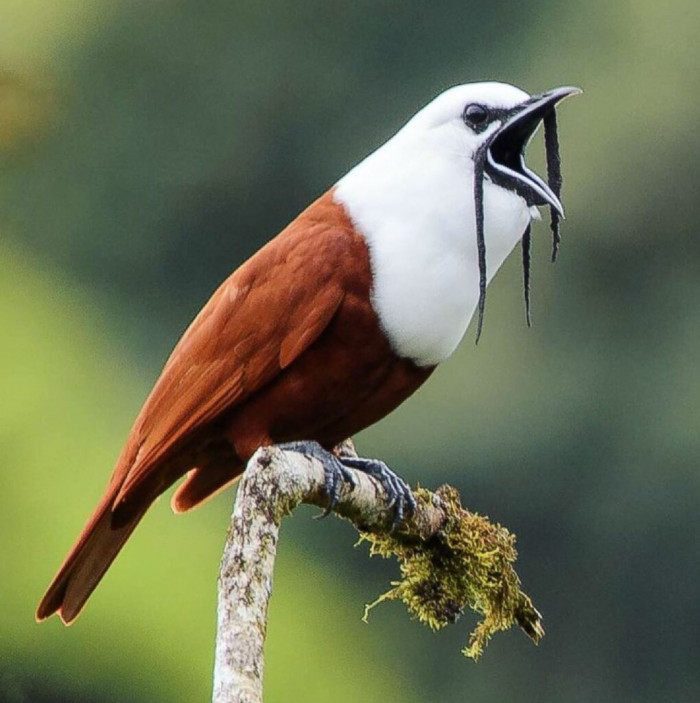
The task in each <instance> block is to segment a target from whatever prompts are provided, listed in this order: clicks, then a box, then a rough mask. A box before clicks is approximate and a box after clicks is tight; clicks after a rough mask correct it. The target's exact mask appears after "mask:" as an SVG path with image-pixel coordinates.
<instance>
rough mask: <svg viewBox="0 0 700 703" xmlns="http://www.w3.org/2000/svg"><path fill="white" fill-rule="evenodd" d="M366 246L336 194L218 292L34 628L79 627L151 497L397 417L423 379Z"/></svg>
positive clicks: (180, 499) (146, 411) (186, 500)
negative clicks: (391, 338)
mask: <svg viewBox="0 0 700 703" xmlns="http://www.w3.org/2000/svg"><path fill="white" fill-rule="evenodd" d="M371 292H372V273H371V267H370V261H369V254H368V251H367V247H366V244H365V241H364V238H363V237H361V236H360V235H359V234H358V233H357V232H356V231H355V230H354V227H353V225H352V222H351V221H350V219H349V218H348V217H347V214H346V213H345V211H344V209H343V207H342V206H341V205H339V204H337V203H335V202H334V201H333V197H332V191H329V192H328V193H326V194H325V195H324V196H323V197H321V198H320V199H319V200H317V201H316V202H315V203H313V204H312V205H311V206H310V207H309V208H307V209H306V210H305V211H304V212H303V213H302V214H301V215H299V217H298V218H297V219H296V220H295V221H294V222H292V223H291V224H290V225H289V226H288V227H287V228H286V229H285V230H284V231H283V232H282V233H280V234H279V235H278V236H277V237H276V238H275V239H273V240H272V241H271V242H270V243H269V244H267V245H266V246H265V247H263V248H262V249H261V250H260V251H259V252H258V253H257V254H255V255H254V256H253V257H252V258H251V259H249V260H248V261H247V262H246V263H244V264H243V265H242V266H241V267H240V268H239V269H238V270H237V271H235V272H234V273H233V274H232V275H231V276H230V277H229V278H228V279H227V280H226V281H225V282H224V283H223V284H222V285H221V287H220V288H219V289H218V290H217V291H216V292H215V293H214V295H213V296H212V298H211V299H210V300H209V302H208V303H207V304H206V305H205V306H204V308H203V309H202V311H201V312H200V313H199V315H198V316H197V317H196V319H195V320H194V321H193V323H192V324H191V325H190V327H189V328H188V330H187V331H186V332H185V334H184V335H183V337H182V339H181V340H180V342H179V343H178V344H177V346H176V347H175V349H174V350H173V353H172V354H171V356H170V358H169V359H168V361H167V363H166V365H165V367H164V369H163V371H162V373H161V376H160V378H159V379H158V381H157V382H156V384H155V386H154V388H153V391H152V392H151V394H150V395H149V397H148V399H147V400H146V402H145V404H144V406H143V408H142V410H141V412H140V413H139V415H138V417H137V419H136V421H135V423H134V426H133V428H132V430H131V433H130V435H129V437H128V439H127V442H126V445H125V447H124V450H123V452H122V455H121V456H120V458H119V460H118V462H117V465H116V467H115V469H114V472H113V474H112V477H111V479H110V483H109V485H108V488H107V492H106V494H105V496H104V498H103V499H102V501H101V503H100V505H99V506H98V508H97V510H96V511H95V513H94V515H93V517H92V518H91V519H90V521H89V522H88V524H87V525H86V527H85V529H84V530H83V532H82V534H81V535H80V537H79V538H78V541H77V542H76V544H75V546H74V547H73V549H72V550H71V552H70V554H69V556H68V558H67V559H66V561H65V562H64V564H63V566H62V567H61V569H60V570H59V573H58V574H57V576H56V578H55V579H54V581H53V583H52V584H51V586H50V587H49V590H48V591H47V593H46V595H45V596H44V598H43V600H42V601H41V604H40V605H39V609H38V611H37V617H38V618H39V619H43V618H45V617H48V616H49V615H51V614H52V613H53V612H56V611H58V612H59V614H60V615H61V617H62V618H63V619H64V621H66V622H69V621H70V620H72V619H73V618H75V617H76V616H77V614H78V613H79V612H80V610H81V608H82V607H83V605H84V603H85V601H86V600H87V598H88V597H89V595H90V593H91V592H92V591H93V589H94V588H95V587H96V586H97V584H98V582H99V580H100V579H101V577H102V575H103V574H104V572H105V571H106V570H107V568H108V567H109V565H110V564H111V562H112V560H113V559H114V558H115V556H116V554H117V553H118V551H119V550H120V548H121V547H122V545H123V544H124V542H125V541H126V539H127V537H128V536H129V535H130V534H131V532H132V531H133V529H134V527H135V526H136V524H137V523H138V521H139V520H140V519H141V517H142V516H143V514H144V513H145V512H146V510H147V509H148V507H149V506H150V505H151V503H152V502H153V500H154V499H155V498H156V497H157V496H158V495H159V494H160V493H162V492H163V491H164V490H166V489H167V488H168V487H169V486H170V485H172V483H173V482H174V481H176V480H177V479H178V478H180V477H181V476H183V475H184V474H185V473H187V474H188V476H187V480H186V481H185V482H184V483H183V484H182V486H181V487H180V488H179V489H178V490H177V492H176V493H175V496H174V497H173V501H172V505H173V508H174V510H176V511H177V512H183V511H186V510H189V509H191V508H192V507H195V506H196V505H197V504H199V503H201V502H202V501H204V500H206V499H207V498H208V497H210V496H211V495H212V494H213V493H215V492H217V491H219V490H221V489H222V488H223V487H225V486H226V485H228V484H229V483H230V482H231V481H233V480H234V479H235V478H236V477H237V476H238V475H239V474H240V472H241V471H242V469H243V467H244V465H245V461H246V460H247V459H248V458H249V457H250V456H251V454H252V453H253V452H254V451H255V450H256V449H257V448H258V447H259V446H261V445H265V444H270V443H273V442H281V441H288V440H294V439H315V440H317V441H319V442H321V443H322V444H323V445H324V446H326V447H328V448H330V447H332V446H334V445H335V444H336V443H338V442H340V441H341V440H343V439H345V438H346V437H348V436H350V435H352V434H354V433H355V432H357V431H359V430H361V429H363V428H364V427H366V426H367V425H369V424H371V423H373V422H375V421H376V420H378V419H380V418H381V417H383V416H384V415H385V414H387V413H388V412H390V411H391V410H393V409H394V408H395V407H396V406H397V405H398V404H399V403H400V402H401V401H403V400H404V399H405V398H406V397H407V396H408V395H410V394H411V393H412V392H413V391H414V390H415V389H416V388H417V387H418V386H419V385H420V384H421V383H422V382H423V381H424V380H425V379H426V378H427V376H428V375H429V374H430V372H431V371H432V368H418V367H416V366H415V365H414V364H413V363H412V362H410V361H408V360H405V359H399V358H398V357H397V356H396V355H395V354H394V352H393V351H392V349H391V347H390V345H389V342H388V340H387V338H386V336H385V335H384V333H383V332H382V330H381V328H380V326H379V321H378V318H377V315H376V313H375V311H374V309H373V308H372V305H371Z"/></svg>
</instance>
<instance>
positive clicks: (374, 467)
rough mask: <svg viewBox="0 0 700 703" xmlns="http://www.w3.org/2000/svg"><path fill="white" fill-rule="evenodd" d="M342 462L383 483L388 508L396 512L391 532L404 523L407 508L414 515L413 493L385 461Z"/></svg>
mask: <svg viewBox="0 0 700 703" xmlns="http://www.w3.org/2000/svg"><path fill="white" fill-rule="evenodd" d="M340 461H341V462H342V463H343V464H345V466H349V467H352V468H354V469H357V470H359V471H362V472H364V473H366V474H367V475H368V476H374V478H376V479H377V480H378V481H379V483H381V485H382V487H383V488H384V491H385V492H386V497H387V508H389V509H392V508H393V511H394V517H393V520H392V523H391V532H393V531H394V530H395V529H396V528H397V527H398V526H399V525H400V524H401V522H402V521H403V519H404V517H405V516H406V506H408V512H409V513H413V511H414V510H415V508H416V501H415V499H414V497H413V493H411V489H410V488H409V486H408V484H407V483H406V482H405V481H404V480H403V479H402V478H401V477H400V476H398V475H397V474H395V473H394V472H393V471H392V470H391V469H390V468H389V467H388V466H387V465H386V464H385V463H384V462H383V461H378V460H376V459H364V458H361V457H343V458H341V459H340Z"/></svg>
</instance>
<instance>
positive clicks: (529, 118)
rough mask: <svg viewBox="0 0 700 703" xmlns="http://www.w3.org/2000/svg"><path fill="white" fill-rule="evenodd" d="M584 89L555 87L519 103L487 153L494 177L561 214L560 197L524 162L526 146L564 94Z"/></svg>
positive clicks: (489, 172) (531, 203)
mask: <svg viewBox="0 0 700 703" xmlns="http://www.w3.org/2000/svg"><path fill="white" fill-rule="evenodd" d="M581 92H583V91H582V90H581V89H580V88H574V87H566V88H555V89H554V90H549V91H547V92H546V93H542V95H535V96H533V97H531V98H529V99H528V100H526V101H525V102H523V103H521V104H520V105H518V106H516V107H515V108H513V110H512V111H511V112H510V114H508V116H507V117H506V120H505V121H504V123H503V125H502V126H501V127H500V128H499V129H498V131H497V132H496V133H495V134H494V135H493V137H492V139H491V142H490V144H489V147H488V149H487V153H486V170H487V173H488V174H489V176H490V177H491V178H492V180H494V181H495V182H497V183H501V184H503V185H504V186H506V187H509V188H511V189H513V190H515V191H516V192H517V193H519V194H520V195H522V197H524V198H525V200H526V202H527V203H528V204H529V205H551V206H552V207H553V208H554V209H555V210H556V211H557V212H558V213H559V214H560V215H561V216H562V217H563V216H564V208H563V207H562V204H561V201H560V200H559V198H558V197H557V196H556V194H555V193H554V192H553V191H552V189H551V188H550V187H549V185H547V183H545V182H544V181H543V180H542V179H541V178H540V177H539V176H538V175H537V174H536V173H533V172H532V171H531V170H530V169H529V168H528V167H527V166H526V165H525V149H526V148H527V145H528V144H529V143H530V139H532V136H533V135H534V134H535V132H536V131H537V129H538V128H539V126H540V124H541V123H542V120H543V119H544V117H545V116H546V115H547V114H548V113H549V112H550V111H552V110H554V108H555V106H556V105H557V104H558V103H559V102H560V101H562V100H563V99H564V98H567V97H569V96H570V95H576V94H578V93H581Z"/></svg>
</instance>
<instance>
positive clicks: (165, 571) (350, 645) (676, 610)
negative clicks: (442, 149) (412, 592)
mask: <svg viewBox="0 0 700 703" xmlns="http://www.w3.org/2000/svg"><path fill="white" fill-rule="evenodd" d="M699 30H700V9H699V8H698V6H697V4H696V3H694V2H692V1H691V0H673V1H672V2H669V3H656V2H652V1H651V0H640V1H637V2H632V1H631V0H622V1H621V2H615V3H607V2H603V1H602V0H592V1H591V0H589V1H587V2H583V1H582V0H576V1H575V2H564V1H563V0H560V1H556V0H555V1H553V2H547V3H534V2H533V3H529V2H516V1H515V0H496V1H495V2H494V1H493V0H492V1H490V2H487V1H486V0H475V1H474V2H457V1H456V0H447V1H446V2H442V3H427V2H415V1H414V2H402V3H399V2H390V1H389V0H383V1H379V2H377V1H374V2H369V0H358V1H356V2H353V3H346V2H339V3H328V2H321V1H320V0H317V1H311V0H307V1H305V2H300V3H290V2H285V1H284V0H272V1H271V2H268V3H256V2H243V1H237V0H209V2H207V3H202V2H195V1H194V0H161V2H157V3H156V2H142V3H139V2H131V1H129V0H120V1H118V2H111V3H108V2H106V0H70V1H68V2H62V3H54V2H48V0H21V1H20V0H0V159H1V161H0V208H1V209H0V212H1V213H2V215H1V217H0V293H1V295H0V325H1V326H0V329H2V332H3V344H2V345H0V360H2V369H3V371H2V373H1V375H0V378H1V383H0V461H1V462H2V469H1V473H0V488H1V489H2V490H1V491H0V507H1V508H2V510H0V550H1V552H0V555H1V556H2V563H3V567H4V569H3V571H4V573H3V590H2V594H3V596H4V598H3V606H4V607H3V615H2V616H0V699H1V700H8V701H25V700H27V701H30V700H31V701H44V700H45V701H59V700H66V701H67V700H70V701H77V700H100V701H109V700H134V701H135V700H143V701H154V700H168V701H176V700H183V701H184V700H188V701H189V700H202V699H205V698H206V697H207V696H208V687H209V676H210V669H211V661H212V657H213V646H212V638H213V626H214V598H215V593H214V591H215V578H216V569H217V564H218V558H219V552H220V548H221V543H222V540H223V536H224V532H225V525H226V522H227V512H228V508H229V506H230V495H226V496H223V497H221V498H220V499H217V501H215V502H214V503H212V504H211V505H210V506H208V507H207V508H206V509H203V510H202V511H198V512H196V513H194V514H192V515H190V516H186V517H182V518H177V519H176V518H175V517H173V516H172V515H170V514H169V511H168V509H167V505H166V504H165V502H163V503H161V504H159V505H158V506H156V508H155V509H154V510H153V511H152V515H150V516H149V518H147V519H146V520H145V521H144V524H143V526H142V527H140V528H139V530H138V532H137V533H136V535H135V536H134V539H133V543H132V544H131V545H130V546H129V547H128V548H127V550H126V551H125V553H124V555H123V556H122V557H120V559H119V561H118V562H117V564H116V565H115V567H114V569H113V570H112V571H111V572H110V574H109V576H108V578H107V579H106V580H105V582H104V583H103V584H102V585H101V587H100V589H99V590H98V592H97V593H96V595H95V598H94V600H93V601H91V603H90V606H89V608H88V610H87V612H86V614H85V615H84V616H83V617H82V618H81V619H80V621H79V622H78V623H77V624H76V625H75V626H74V627H73V628H71V629H70V630H68V631H64V630H63V629H62V628H61V627H60V626H59V625H58V623H50V624H47V625H44V626H42V627H37V626H35V625H34V624H33V622H32V612H33V607H34V605H35V602H36V600H37V598H38V597H39V595H40V594H41V591H42V589H43V588H44V586H45V585H46V583H47V582H48V579H49V578H50V576H51V574H52V573H53V570H54V568H55V567H56V566H57V565H58V562H59V561H60V559H61V558H62V556H63V554H64V552H65V550H66V549H67V548H68V546H69V545H70V542H71V541H72V539H73V538H74V536H75V535H76V533H77V531H78V530H79V529H80V527H81V525H82V523H83V521H84V519H85V518H86V517H87V514H88V512H89V510H90V509H91V508H92V506H93V504H94V503H95V502H96V500H97V498H98V496H99V494H100V491H101V489H102V487H103V485H104V483H105V481H106V479H107V476H108V474H109V471H110V469H111V465H112V461H113V460H114V458H115V456H116V455H117V453H118V451H119V448H120V444H121V442H122V441H123V438H124V436H125V434H126V432H127V431H128V428H129V425H130V422H131V420H132V418H133V416H134V415H135V413H136V411H137V410H138V407H139V404H140V402H141V401H142V399H143V397H144V396H145V394H146V392H147V391H148V388H149V386H150V383H151V382H152V380H153V379H154V377H155V374H156V373H157V371H158V368H159V365H160V364H161V363H162V361H163V360H164V358H165V356H166V355H167V353H168V351H169V349H170V348H171V347H172V345H173V343H174V342H175V340H176V339H177V336H178V335H179V333H180V332H181V330H182V329H184V327H185V326H186V324H187V323H188V321H189V319H191V317H192V316H193V315H194V313H195V312H196V311H197V309H198V308H199V307H200V305H201V304H202V303H203V302H204V300H205V299H206V298H207V296H208V294H209V293H210V292H211V291H212V290H213V289H214V287H215V286H216V285H217V283H218V282H219V281H220V280H221V279H222V278H224V277H225V276H226V275H227V274H228V273H229V272H230V271H231V270H232V269H233V268H234V267H235V266H236V264H237V263H238V262H240V261H241V260H242V259H243V258H245V256H247V255H248V254H249V253H251V252H252V251H253V250H255V248H257V247H258V246H259V245H260V244H261V243H262V242H264V241H265V240H267V239H268V238H269V237H270V236H272V235H273V234H275V233H276V232H277V231H278V230H279V228H280V227H281V226H283V225H284V224H285V223H286V222H287V221H288V220H289V219H290V218H291V217H293V215H294V214H295V213H296V212H298V211H299V210H300V209H301V208H302V207H303V206H304V205H305V204H306V203H308V202H309V201H310V200H311V199H312V198H313V197H315V196H316V195H317V194H319V193H320V192H322V191H323V190H325V188H327V187H328V186H329V185H330V184H331V183H332V182H333V181H334V180H335V179H336V178H337V177H339V176H340V175H341V174H342V173H343V172H344V171H345V170H347V169H348V168H349V167H350V166H351V165H352V164H354V163H355V162H357V161H358V160H359V159H360V158H362V157H363V156H364V155H365V154H366V153H367V152H368V151H370V150H371V149H372V148H373V147H375V146H376V145H378V144H379V143H381V142H382V141H383V140H384V139H386V138H387V137H388V136H389V135H390V134H391V133H392V132H393V131H394V130H395V129H396V128H398V127H399V126H400V125H401V123H402V122H403V121H404V120H405V119H406V118H407V117H408V116H409V115H410V114H412V113H413V112H414V111H415V110H416V108H417V107H418V106H420V105H421V104H423V103H425V102H427V101H428V100H429V99H430V98H431V97H432V96H433V95H435V94H436V93H437V92H439V91H441V90H442V89H443V88H445V87H446V86H448V85H450V84H453V83H458V82H464V81H469V80H479V79H484V78H494V79H500V80H507V81H509V82H513V83H516V84H518V85H521V86H522V87H523V88H525V89H527V90H530V91H532V92H535V91H539V90H544V89H547V88H550V87H553V86H557V85H564V84H577V85H581V86H582V87H583V88H584V89H585V91H586V93H585V95H584V96H583V97H582V98H577V99H576V100H572V101H570V102H569V103H567V104H565V105H564V106H563V107H562V109H561V112H560V125H561V141H562V152H563V170H564V176H565V183H564V202H565V205H566V206H567V215H568V219H567V221H566V222H565V223H564V225H565V227H564V238H565V241H564V244H563V247H562V251H561V257H560V262H559V263H558V264H557V266H556V267H554V268H552V267H551V266H549V265H548V263H547V244H546V227H545V226H542V227H541V228H539V229H538V230H536V231H535V251H534V254H535V257H534V258H535V269H534V272H533V275H534V289H533V304H534V322H535V327H534V328H533V329H532V330H527V329H526V328H525V326H524V324H523V311H522V305H521V302H520V298H521V292H520V273H519V270H518V262H517V260H516V258H515V257H514V258H513V259H512V260H511V261H509V262H508V264H507V265H506V266H505V268H504V270H503V272H502V273H501V274H500V275H499V276H498V278H497V279H496V281H495V283H494V285H493V286H492V287H491V290H490V294H489V300H488V305H487V315H486V321H485V329H484V336H483V338H482V340H481V342H480V344H479V346H478V347H477V348H474V345H473V344H472V343H471V341H470V340H467V341H466V342H465V343H464V344H463V345H462V347H461V348H460V350H459V352H458V353H457V354H456V356H455V358H454V359H453V360H451V361H450V362H448V363H447V364H446V365H445V368H443V369H441V370H439V371H438V373H437V374H436V375H435V376H434V378H432V379H431V381H430V383H429V384H428V385H427V386H426V387H425V388H424V389H422V390H421V391H419V393H418V394H417V395H416V397H415V399H414V400H412V401H411V402H410V403H408V404H407V405H406V406H405V407H402V408H401V409H400V410H399V411H397V412H396V413H395V414H394V415H392V416H391V417H390V418H388V419H387V420H385V421H384V422H383V423H381V424H380V425H378V426H376V427H375V428H372V429H371V430H369V431H367V432H365V433H364V435H363V436H361V437H360V438H359V446H360V449H361V450H362V451H363V452H365V453H368V454H377V455H381V456H382V457H383V458H384V459H386V460H387V461H388V462H389V463H391V464H392V465H393V466H394V467H395V468H397V469H400V470H401V472H402V473H404V474H405V475H406V476H407V477H408V478H409V479H411V480H412V481H420V482H421V483H422V484H424V485H428V486H433V487H434V486H436V485H438V484H439V483H442V482H444V481H449V482H450V483H455V484H457V485H458V486H459V488H460V490H461V492H462V495H463V499H464V502H465V504H466V505H468V506H469V507H470V508H472V509H475V510H478V511H479V512H483V513H488V514H489V515H490V516H491V517H492V518H494V519H495V520H497V521H498V522H501V523H502V524H504V525H507V526H508V527H509V528H511V529H512V530H513V531H515V532H516V533H517V535H518V545H519V552H520V562H519V573H520V575H521V576H522V577H523V579H524V587H525V588H526V590H527V591H528V592H529V593H532V595H533V598H534V599H535V601H536V602H537V604H538V607H539V608H540V609H541V610H542V612H543V614H544V616H545V626H546V628H547V637H546V638H545V640H544V641H543V643H542V645H541V646H540V647H539V648H537V649H535V648H533V647H531V646H530V644H529V643H528V642H527V640H525V638H522V637H521V636H519V635H518V634H513V635H512V636H508V635H506V636H502V637H500V638H499V639H498V640H497V641H495V642H494V643H493V646H492V647H491V648H490V649H489V651H488V653H487V655H486V656H485V657H484V658H483V660H482V661H481V662H480V663H479V664H478V666H472V665H470V664H467V663H466V662H464V660H463V659H462V657H461V655H460V654H459V649H460V646H461V643H462V641H463V639H464V635H465V632H466V629H465V626H463V625H462V624H458V625H457V626H455V627H453V628H448V629H447V630H446V631H444V632H441V633H439V634H432V633H430V632H427V631H423V629H422V628H419V627H418V626H417V625H416V624H415V623H412V622H408V621H407V619H406V618H405V616H404V614H403V613H402V611H401V607H400V606H396V608H392V607H391V606H386V607H385V608H382V609H380V610H378V611H377V612H376V613H375V614H374V616H373V618H372V622H371V625H370V626H369V627H368V626H365V625H363V624H362V623H360V617H361V614H362V604H363V603H364V602H366V601H370V600H372V599H373V598H374V597H375V596H376V595H377V594H378V593H380V592H381V591H382V590H385V587H386V581H387V580H388V579H389V578H391V576H392V574H391V571H390V568H389V567H388V566H386V565H382V564H380V563H378V562H377V561H376V560H374V561H368V560H367V559H366V553H364V552H363V551H362V550H361V549H358V550H352V549H351V543H352V535H351V534H350V533H349V532H348V531H346V530H344V529H343V527H342V526H339V525H335V524H333V523H326V524H323V525H322V526H319V525H318V524H316V523H312V521H310V520H309V519H308V517H309V515H308V512H302V513H301V514H300V515H298V516H296V517H295V518H294V519H293V520H291V522H290V524H289V525H288V527H287V529H286V530H285V532H284V534H283V540H282V553H281V557H280V564H279V572H278V576H277V581H276V591H275V595H274V598H273V603H272V612H271V625H270V628H271V632H270V642H269V648H268V660H267V684H268V700H269V701H294V700H308V701H314V700H319V701H320V700H324V701H325V700H328V698H329V697H330V696H331V694H330V693H329V692H330V691H333V694H332V695H334V696H336V697H337V698H338V700H343V701H351V700H355V699H358V700H359V699H360V698H362V699H363V700H374V699H376V700H395V699H396V700H412V699H414V700H440V701H461V700H465V699H473V700H519V701H527V700H532V701H540V700H543V699H551V700H557V701H569V700H571V701H577V702H578V701H582V700H596V701H607V700H610V701H619V700H637V701H647V700H648V701H656V700H659V699H660V698H664V699H669V700H677V701H686V700H687V701H690V700H697V699H698V697H699V696H700V675H698V670H697V664H696V660H697V656H698V646H699V644H698V636H697V633H698V631H699V629H700V616H699V614H698V613H699V610H698V606H697V594H696V591H697V587H696V583H697V582H698V580H699V579H700V566H699V564H698V554H699V552H700V549H699V545H700V542H699V541H698V537H697V534H698V530H697V524H698V518H697V507H696V506H697V503H698V499H699V498H700V484H699V481H700V479H699V478H698V468H697V463H698V461H697V458H698V455H699V454H700V435H699V433H698V431H697V418H698V417H699V416H700V383H699V382H698V371H697V354H696V349H697V348H698V345H699V344H700V312H699V306H698V304H697V300H698V297H699V294H700V243H699V242H700V240H699V239H698V237H697V235H696V229H697V222H698V221H699V220H700V199H698V197H697V184H698V167H697V164H698V157H699V156H700V132H699V131H698V130H697V128H696V126H695V125H696V122H697V116H698V112H699V108H700V90H699V89H698V88H697V87H696V83H697V76H696V74H697V66H698V64H699V62H700V46H699V45H698V43H697V41H696V37H697V36H698V32H699ZM537 147H538V144H533V148H532V149H531V152H532V153H531V156H530V162H531V164H533V165H535V166H538V165H539V169H540V170H542V166H541V164H542V159H541V157H540V156H538V155H537V154H536V152H537ZM538 234H539V235H541V236H538ZM385 567H386V568H385ZM334 686H335V688H334ZM392 688H393V689H394V690H392Z"/></svg>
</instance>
